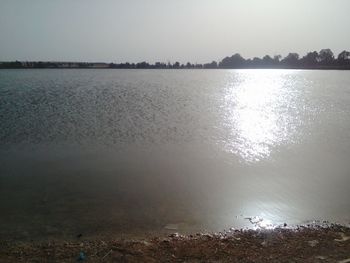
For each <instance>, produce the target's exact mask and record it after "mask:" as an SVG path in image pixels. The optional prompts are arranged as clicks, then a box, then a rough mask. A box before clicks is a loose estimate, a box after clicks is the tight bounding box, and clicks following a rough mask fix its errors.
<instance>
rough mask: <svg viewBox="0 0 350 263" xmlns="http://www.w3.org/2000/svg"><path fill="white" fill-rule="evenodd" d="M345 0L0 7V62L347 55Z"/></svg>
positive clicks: (80, 0) (43, 0)
mask: <svg viewBox="0 0 350 263" xmlns="http://www.w3.org/2000/svg"><path fill="white" fill-rule="evenodd" d="M349 10H350V0H0V61H1V60H15V59H18V60H61V61H106V62H111V61H113V62H125V61H131V62H139V61H144V60H145V61H149V62H155V61H164V62H167V61H171V62H174V61H180V62H187V61H191V62H198V63H203V62H210V61H212V60H221V59H222V58H223V57H225V56H228V55H232V54H234V53H236V52H238V53H240V54H242V55H243V56H244V57H254V56H263V55H265V54H270V55H275V54H281V55H283V56H285V55H286V54H287V53H288V52H289V51H293V52H298V53H300V54H301V55H304V53H305V52H306V51H313V50H317V51H319V50H320V49H322V48H331V49H332V50H333V51H334V52H335V53H336V54H338V53H339V52H340V51H342V50H344V49H346V50H350V33H349V32H350V13H349Z"/></svg>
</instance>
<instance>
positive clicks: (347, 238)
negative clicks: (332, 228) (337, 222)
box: [334, 232, 350, 242]
mask: <svg viewBox="0 0 350 263" xmlns="http://www.w3.org/2000/svg"><path fill="white" fill-rule="evenodd" d="M339 234H340V237H341V239H337V238H336V239H334V241H337V242H345V241H347V240H349V239H350V237H349V236H346V235H345V234H344V233H342V232H341V233H339Z"/></svg>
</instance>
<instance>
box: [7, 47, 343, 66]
mask: <svg viewBox="0 0 350 263" xmlns="http://www.w3.org/2000/svg"><path fill="white" fill-rule="evenodd" d="M0 68H117V69H203V68H204V69H218V68H221V69H249V68H252V69H258V68H284V69H350V52H349V51H346V50H344V51H342V52H340V53H339V54H338V56H337V57H335V56H334V53H333V52H332V50H330V49H322V50H321V51H320V52H317V51H313V52H308V53H307V54H306V55H305V56H303V57H300V56H299V54H298V53H289V54H288V55H287V56H286V57H284V58H282V56H280V55H275V56H273V57H271V56H269V55H266V56H264V57H263V58H258V57H255V58H253V59H245V58H243V57H242V56H241V55H240V54H238V53H236V54H234V55H232V56H231V57H225V58H224V59H222V60H221V61H220V62H219V63H217V62H216V61H212V62H211V63H205V64H197V63H196V64H192V63H190V62H188V63H186V64H181V63H179V62H175V63H170V62H168V63H163V62H156V63H154V64H150V63H148V62H145V61H144V62H139V63H129V62H126V63H119V64H118V63H109V64H108V63H86V62H42V61H39V62H20V61H14V62H0Z"/></svg>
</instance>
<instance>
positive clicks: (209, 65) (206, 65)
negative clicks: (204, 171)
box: [203, 61, 218, 68]
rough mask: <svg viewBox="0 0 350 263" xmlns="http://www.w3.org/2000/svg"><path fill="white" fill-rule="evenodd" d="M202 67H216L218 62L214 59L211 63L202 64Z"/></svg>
mask: <svg viewBox="0 0 350 263" xmlns="http://www.w3.org/2000/svg"><path fill="white" fill-rule="evenodd" d="M203 67H204V68H217V67H218V63H216V61H213V62H211V63H207V64H204V65H203Z"/></svg>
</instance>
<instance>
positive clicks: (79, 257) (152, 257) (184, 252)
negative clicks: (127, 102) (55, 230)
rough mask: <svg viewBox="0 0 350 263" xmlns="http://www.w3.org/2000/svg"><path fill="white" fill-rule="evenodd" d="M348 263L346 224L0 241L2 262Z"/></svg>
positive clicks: (349, 241)
mask: <svg viewBox="0 0 350 263" xmlns="http://www.w3.org/2000/svg"><path fill="white" fill-rule="evenodd" d="M79 261H80V262H339V263H346V262H350V228H349V227H345V226H339V225H332V226H328V227H321V226H299V227H295V228H287V227H281V228H276V229H273V230H266V229H260V230H231V231H228V232H224V233H220V234H214V235H211V234H196V235H188V236H182V235H178V234H171V235H169V236H168V237H157V238H149V239H139V240H121V239H118V240H113V239H110V240H87V239H84V237H83V236H82V237H77V240H76V241H73V242H64V241H55V242H53V241H52V242H45V243H38V242H32V243H31V242H29V243H28V242H27V243H19V242H8V241H1V243H0V262H79Z"/></svg>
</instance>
